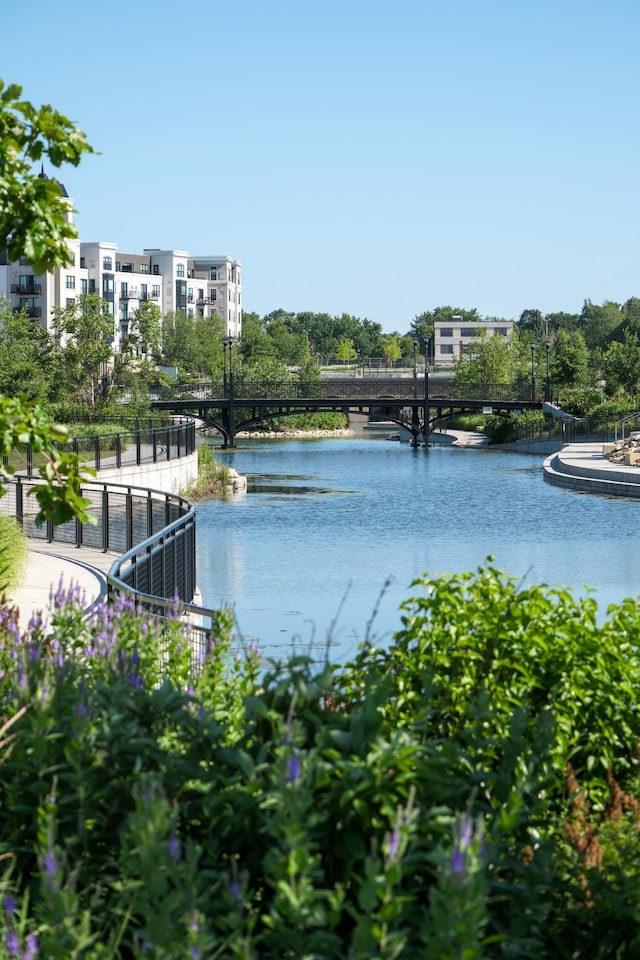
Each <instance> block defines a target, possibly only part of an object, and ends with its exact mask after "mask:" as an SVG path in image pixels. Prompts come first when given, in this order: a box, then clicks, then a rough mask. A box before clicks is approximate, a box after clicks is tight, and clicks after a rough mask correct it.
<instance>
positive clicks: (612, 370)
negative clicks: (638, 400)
mask: <svg viewBox="0 0 640 960" xmlns="http://www.w3.org/2000/svg"><path fill="white" fill-rule="evenodd" d="M602 375H603V376H604V378H605V380H606V384H607V387H606V389H607V393H608V394H610V395H615V394H617V393H621V392H622V393H626V394H629V395H630V396H632V397H636V396H638V394H640V342H639V341H638V336H637V334H635V333H629V332H627V333H626V334H625V338H624V342H623V343H619V342H618V341H617V340H615V341H614V342H613V343H611V344H609V346H608V347H607V349H606V350H605V351H604V353H603V355H602Z"/></svg>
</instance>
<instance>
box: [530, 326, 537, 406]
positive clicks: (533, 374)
mask: <svg viewBox="0 0 640 960" xmlns="http://www.w3.org/2000/svg"><path fill="white" fill-rule="evenodd" d="M536 347H537V343H536V342H535V341H533V342H532V343H531V401H532V403H534V402H535V399H536V367H535V360H536Z"/></svg>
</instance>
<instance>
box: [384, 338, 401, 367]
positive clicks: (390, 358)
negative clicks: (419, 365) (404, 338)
mask: <svg viewBox="0 0 640 960" xmlns="http://www.w3.org/2000/svg"><path fill="white" fill-rule="evenodd" d="M382 356H383V357H384V362H385V367H388V366H389V364H392V365H393V364H394V363H395V362H396V360H399V359H400V357H401V356H402V347H401V346H400V338H399V337H398V335H397V334H389V336H387V337H385V338H384V339H383V341H382Z"/></svg>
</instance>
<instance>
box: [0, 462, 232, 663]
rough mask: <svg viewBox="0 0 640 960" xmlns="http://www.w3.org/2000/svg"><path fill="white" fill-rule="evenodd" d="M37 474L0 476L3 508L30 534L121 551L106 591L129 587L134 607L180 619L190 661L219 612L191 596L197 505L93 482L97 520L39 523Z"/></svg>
mask: <svg viewBox="0 0 640 960" xmlns="http://www.w3.org/2000/svg"><path fill="white" fill-rule="evenodd" d="M37 485H38V480H36V479H35V478H29V477H14V478H12V479H11V480H9V481H5V488H6V495H5V496H4V497H3V498H2V499H0V511H1V512H2V513H3V514H5V515H13V516H15V518H16V520H17V522H18V523H19V525H20V526H21V527H22V529H23V530H24V532H25V533H26V534H27V535H28V536H29V537H30V538H32V539H34V540H46V541H47V542H49V543H59V544H64V545H66V546H75V547H93V548H94V549H98V550H100V551H102V552H105V553H106V552H111V551H113V552H115V553H118V554H120V556H119V557H118V559H117V560H116V561H115V562H114V563H113V565H112V566H111V568H110V570H109V572H108V574H107V577H106V579H107V588H108V594H109V596H110V597H111V598H113V597H116V596H118V595H120V594H128V595H130V596H131V597H133V599H134V600H135V603H136V606H137V607H138V608H139V609H141V610H143V611H146V612H148V613H150V614H152V615H153V616H154V617H156V618H159V619H160V620H161V621H162V620H172V621H175V620H176V619H179V620H180V622H181V623H182V624H183V626H184V630H185V632H186V634H187V635H188V638H189V641H190V643H191V649H192V656H193V659H194V664H197V663H199V662H200V660H201V657H202V655H203V653H204V651H205V650H206V648H207V644H208V643H210V641H211V629H212V624H213V623H215V621H216V617H217V611H215V610H207V609H205V608H202V607H199V606H197V605H195V604H193V603H192V600H193V596H194V593H195V590H196V515H195V507H194V506H193V504H192V503H191V502H190V501H189V500H187V499H186V498H185V497H181V496H180V495H179V494H173V493H166V492H163V491H161V490H153V489H149V488H146V487H133V486H128V485H126V484H117V483H100V482H90V483H86V484H84V485H83V487H82V490H81V493H82V496H83V497H85V498H86V499H87V500H88V501H89V508H88V509H89V511H90V512H91V514H92V515H93V516H94V517H95V518H96V520H97V523H96V524H95V525H94V524H91V523H81V522H80V521H79V520H71V521H69V522H68V523H63V524H59V525H58V526H53V524H52V523H50V522H46V523H44V524H43V525H42V526H38V525H37V524H36V516H37V513H38V504H37V501H36V499H35V497H34V496H32V491H34V490H35V488H36V487H37Z"/></svg>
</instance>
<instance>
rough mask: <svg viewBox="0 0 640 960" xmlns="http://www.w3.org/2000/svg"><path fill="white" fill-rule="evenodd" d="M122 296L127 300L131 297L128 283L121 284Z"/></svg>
mask: <svg viewBox="0 0 640 960" xmlns="http://www.w3.org/2000/svg"><path fill="white" fill-rule="evenodd" d="M120 296H121V297H124V298H126V297H128V296H129V284H128V283H121V284H120Z"/></svg>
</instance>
